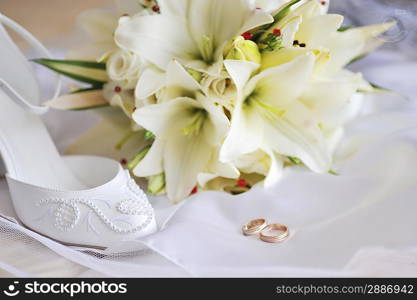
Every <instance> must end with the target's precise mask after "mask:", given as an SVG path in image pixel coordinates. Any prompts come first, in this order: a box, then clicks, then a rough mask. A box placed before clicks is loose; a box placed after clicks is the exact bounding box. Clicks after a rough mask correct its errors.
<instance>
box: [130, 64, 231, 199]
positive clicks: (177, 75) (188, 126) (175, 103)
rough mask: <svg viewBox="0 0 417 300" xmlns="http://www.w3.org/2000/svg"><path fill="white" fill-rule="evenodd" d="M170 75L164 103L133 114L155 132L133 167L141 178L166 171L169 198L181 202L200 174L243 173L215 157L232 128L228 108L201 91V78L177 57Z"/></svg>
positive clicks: (169, 68) (141, 124) (161, 102)
mask: <svg viewBox="0 0 417 300" xmlns="http://www.w3.org/2000/svg"><path fill="white" fill-rule="evenodd" d="M166 77H167V78H166V80H167V86H166V88H164V90H165V92H164V94H163V95H161V97H162V98H161V101H160V103H159V104H154V105H148V106H145V107H142V108H139V109H137V110H136V111H135V112H134V114H133V119H134V120H135V121H136V122H137V124H139V125H140V126H143V127H144V128H146V129H147V130H149V131H151V132H152V133H153V134H154V135H155V141H154V143H153V145H152V147H151V148H150V150H149V152H148V153H147V155H146V156H145V158H144V159H143V160H142V161H141V162H140V163H139V164H138V165H137V166H136V167H135V168H134V170H133V172H134V174H135V175H137V176H139V177H148V176H152V175H158V174H161V173H165V179H166V192H167V195H168V198H169V199H171V200H172V201H174V202H178V201H180V200H183V199H184V198H186V197H187V196H188V195H189V194H190V192H191V190H192V189H193V188H194V187H195V186H196V184H197V181H198V180H197V179H198V175H199V174H201V173H203V174H212V176H219V174H220V175H221V176H229V177H230V176H233V177H237V176H238V174H239V172H238V171H237V170H236V169H235V168H233V166H231V165H229V164H223V163H219V161H218V159H217V160H216V159H213V157H216V155H217V153H218V151H219V148H220V146H221V143H222V141H223V139H224V137H225V136H226V134H227V130H228V128H229V120H228V119H227V117H226V116H225V114H224V112H223V108H222V107H221V106H220V105H217V106H216V105H215V104H214V103H213V102H212V101H211V100H210V99H207V98H206V97H205V96H204V95H203V94H202V93H201V92H200V86H199V85H198V83H197V82H196V81H195V80H194V79H193V77H192V76H191V75H190V74H189V73H188V72H187V71H186V70H185V69H184V68H182V67H181V66H180V65H179V64H178V62H176V61H172V62H171V63H170V64H169V66H168V72H167V76H166ZM178 172H180V174H179V173H178ZM202 176H204V175H202Z"/></svg>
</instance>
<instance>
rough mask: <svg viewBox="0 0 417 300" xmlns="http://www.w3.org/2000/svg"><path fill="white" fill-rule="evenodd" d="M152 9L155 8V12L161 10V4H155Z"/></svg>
mask: <svg viewBox="0 0 417 300" xmlns="http://www.w3.org/2000/svg"><path fill="white" fill-rule="evenodd" d="M152 10H153V11H154V12H159V10H160V8H159V5H154V6H152Z"/></svg>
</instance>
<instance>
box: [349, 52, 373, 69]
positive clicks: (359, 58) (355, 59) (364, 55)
mask: <svg viewBox="0 0 417 300" xmlns="http://www.w3.org/2000/svg"><path fill="white" fill-rule="evenodd" d="M367 55H368V53H365V54H362V55H359V56H356V57H355V58H353V59H352V60H351V61H350V62H348V63H347V66H349V65H350V64H353V63H354V62H357V61H358V60H361V59H362V58H365V57H366V56H367Z"/></svg>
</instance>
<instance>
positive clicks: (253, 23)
mask: <svg viewBox="0 0 417 300" xmlns="http://www.w3.org/2000/svg"><path fill="white" fill-rule="evenodd" d="M158 3H159V5H160V7H161V14H160V15H152V16H137V17H132V18H129V17H123V18H121V19H120V22H119V27H118V28H117V30H116V34H115V40H116V42H117V44H118V45H119V46H120V47H121V48H122V49H126V50H131V51H133V52H136V53H138V54H139V55H141V56H143V57H144V58H145V59H147V60H149V61H150V62H152V63H153V64H155V65H156V66H157V67H158V68H160V69H161V70H165V69H166V67H167V65H168V63H169V62H170V61H171V60H172V59H177V60H178V61H180V62H181V63H182V64H183V65H184V66H186V67H189V68H193V69H195V70H197V71H203V72H208V73H211V74H213V75H218V74H219V72H220V70H221V68H222V59H223V48H224V46H225V44H226V43H227V42H228V41H229V40H230V39H232V38H234V37H235V36H238V35H240V34H242V33H244V32H246V31H248V30H250V29H252V28H255V27H258V26H260V25H264V24H267V23H271V22H272V21H273V18H272V16H271V15H270V14H268V13H265V12H263V11H258V10H256V9H255V8H253V7H252V6H251V5H250V3H249V2H248V1H247V0H227V1H224V0H178V1H170V0H163V1H159V2H158Z"/></svg>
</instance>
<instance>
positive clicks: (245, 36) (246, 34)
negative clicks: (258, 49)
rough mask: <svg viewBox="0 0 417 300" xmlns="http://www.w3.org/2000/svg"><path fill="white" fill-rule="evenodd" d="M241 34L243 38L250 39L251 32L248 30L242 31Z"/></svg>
mask: <svg viewBox="0 0 417 300" xmlns="http://www.w3.org/2000/svg"><path fill="white" fill-rule="evenodd" d="M242 36H243V38H244V39H245V40H250V39H252V37H253V35H252V33H250V32H249V31H246V32H244V33H242Z"/></svg>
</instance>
